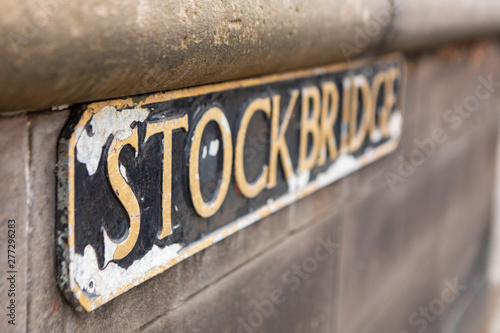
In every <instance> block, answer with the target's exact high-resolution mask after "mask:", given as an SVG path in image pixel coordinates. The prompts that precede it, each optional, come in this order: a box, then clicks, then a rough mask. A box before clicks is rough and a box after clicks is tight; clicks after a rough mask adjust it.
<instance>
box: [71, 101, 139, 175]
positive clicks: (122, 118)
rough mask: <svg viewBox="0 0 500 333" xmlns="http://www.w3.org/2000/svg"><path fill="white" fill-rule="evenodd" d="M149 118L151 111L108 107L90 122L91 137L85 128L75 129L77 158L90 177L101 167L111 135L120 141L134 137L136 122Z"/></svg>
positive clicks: (95, 115)
mask: <svg viewBox="0 0 500 333" xmlns="http://www.w3.org/2000/svg"><path fill="white" fill-rule="evenodd" d="M148 116H149V110H147V109H142V108H135V109H127V110H122V111H117V110H116V108H115V107H113V106H106V107H104V108H102V109H101V111H99V112H97V113H96V114H94V115H93V117H92V120H91V121H90V126H91V127H92V131H91V132H92V133H91V136H90V135H89V133H87V130H86V129H85V127H84V126H80V127H77V128H76V129H75V134H76V150H77V152H76V158H77V160H78V161H79V162H80V163H83V164H85V165H86V167H87V172H88V173H89V176H92V175H93V174H94V173H95V172H96V170H97V167H98V166H99V161H100V159H101V154H102V148H103V147H104V145H105V144H106V141H107V140H108V138H109V136H110V135H113V136H114V137H117V138H118V139H119V140H120V141H123V140H125V139H127V138H129V137H130V136H131V135H132V128H131V125H132V123H134V122H143V121H144V120H146V118H147V117H148Z"/></svg>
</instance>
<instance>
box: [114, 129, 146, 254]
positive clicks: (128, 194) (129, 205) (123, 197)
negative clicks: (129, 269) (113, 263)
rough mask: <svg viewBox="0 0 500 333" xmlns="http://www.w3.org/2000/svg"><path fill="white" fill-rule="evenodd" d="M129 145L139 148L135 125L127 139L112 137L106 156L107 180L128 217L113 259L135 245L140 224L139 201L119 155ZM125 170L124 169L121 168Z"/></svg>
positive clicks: (136, 149)
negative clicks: (125, 173) (124, 233)
mask: <svg viewBox="0 0 500 333" xmlns="http://www.w3.org/2000/svg"><path fill="white" fill-rule="evenodd" d="M127 145H131V146H132V147H133V148H134V149H135V151H136V152H137V151H138V149H139V137H138V135H137V127H136V128H134V129H133V131H132V135H131V136H129V137H128V138H127V139H125V140H123V141H120V140H118V138H117V137H114V138H113V141H112V142H111V147H110V148H109V153H108V157H107V162H108V163H107V164H108V175H109V182H110V184H111V187H112V188H113V192H115V194H116V196H117V197H118V200H120V202H121V204H122V205H123V207H124V208H125V210H126V211H127V214H128V216H129V219H130V227H129V228H128V235H127V237H126V238H125V239H124V240H123V241H122V242H120V243H117V245H118V246H117V248H116V250H115V252H114V254H113V259H115V260H119V259H122V258H125V257H126V256H127V255H128V254H129V253H130V251H132V249H133V248H134V246H135V243H136V242H137V238H138V237H139V229H140V226H141V210H140V207H139V202H138V201H137V198H136V197H135V195H134V192H133V191H132V189H131V188H130V186H129V185H128V183H127V179H126V175H124V174H122V171H121V168H124V167H123V166H122V165H120V162H119V157H120V152H121V151H122V149H123V147H125V146H127ZM123 170H125V169H123Z"/></svg>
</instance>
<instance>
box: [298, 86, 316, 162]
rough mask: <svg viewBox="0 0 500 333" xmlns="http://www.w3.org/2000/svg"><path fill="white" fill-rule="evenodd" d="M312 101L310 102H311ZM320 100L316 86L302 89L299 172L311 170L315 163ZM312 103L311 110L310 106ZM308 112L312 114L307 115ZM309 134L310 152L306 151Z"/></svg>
mask: <svg viewBox="0 0 500 333" xmlns="http://www.w3.org/2000/svg"><path fill="white" fill-rule="evenodd" d="M311 102H312V103H311ZM320 102H321V94H320V92H319V89H318V88H317V87H314V86H312V87H307V88H303V89H302V113H301V122H300V148H299V172H304V171H307V170H311V169H312V168H313V167H314V165H315V164H316V160H317V158H318V153H319V148H320V141H319V139H320V138H319V136H320V128H319V116H320ZM311 104H312V112H309V111H310V107H311ZM309 113H312V115H311V116H310V117H309ZM309 134H311V136H312V146H311V152H310V153H309V155H308V154H307V153H308V146H309Z"/></svg>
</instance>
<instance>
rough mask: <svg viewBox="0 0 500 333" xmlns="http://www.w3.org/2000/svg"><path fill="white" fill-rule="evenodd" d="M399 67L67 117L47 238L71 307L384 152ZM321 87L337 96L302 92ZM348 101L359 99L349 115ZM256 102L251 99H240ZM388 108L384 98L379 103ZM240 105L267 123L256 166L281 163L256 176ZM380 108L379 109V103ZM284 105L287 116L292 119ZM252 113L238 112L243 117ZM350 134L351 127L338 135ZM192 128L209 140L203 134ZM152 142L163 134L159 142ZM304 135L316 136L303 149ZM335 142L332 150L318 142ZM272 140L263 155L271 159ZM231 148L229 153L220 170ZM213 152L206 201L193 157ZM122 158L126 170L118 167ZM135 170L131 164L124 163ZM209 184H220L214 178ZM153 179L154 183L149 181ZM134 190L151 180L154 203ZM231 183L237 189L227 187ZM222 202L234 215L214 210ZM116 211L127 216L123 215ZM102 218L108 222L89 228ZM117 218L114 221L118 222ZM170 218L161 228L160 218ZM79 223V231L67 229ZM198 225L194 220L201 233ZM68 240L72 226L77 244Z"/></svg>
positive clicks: (101, 299)
mask: <svg viewBox="0 0 500 333" xmlns="http://www.w3.org/2000/svg"><path fill="white" fill-rule="evenodd" d="M404 70H405V69H404V60H403V59H402V58H401V57H400V56H398V55H396V56H388V57H385V58H381V59H379V60H376V61H372V62H365V63H353V64H351V65H335V66H329V67H324V68H319V69H312V70H305V71H298V72H294V73H287V74H280V75H273V76H269V77H263V78H257V79H248V80H243V81H236V82H229V83H222V84H218V85H212V86H205V87H196V88H190V89H185V90H181V91H172V92H166V93H157V94H154V95H149V96H145V97H144V98H134V99H133V98H129V99H123V100H112V101H104V102H97V103H93V104H90V105H87V106H83V107H82V108H80V110H76V111H75V112H76V115H75V116H74V117H73V118H71V119H70V122H69V124H68V126H67V128H66V129H65V131H64V132H63V134H62V137H61V140H60V163H59V171H58V177H59V185H60V186H59V194H58V195H59V206H58V210H59V222H58V223H59V224H58V234H57V239H58V249H59V251H58V254H59V262H60V264H59V284H60V286H61V288H62V290H63V291H64V292H65V294H66V295H67V296H68V298H69V299H70V300H72V301H74V303H75V304H76V305H77V306H78V307H82V308H83V309H85V310H86V311H91V310H93V309H95V308H96V307H98V306H100V305H102V304H104V303H106V302H107V301H109V300H111V299H113V298H114V297H116V296H118V295H120V294H121V293H123V292H125V291H127V290H129V289H130V288H132V287H133V286H135V285H137V284H139V283H141V282H143V281H145V280H147V279H149V278H151V277H153V276H155V275H157V274H159V273H161V272H163V271H165V270H166V269H168V268H169V267H172V266H173V265H175V264H177V263H179V262H180V261H182V260H184V259H186V258H188V257H190V256H192V255H194V254H195V253H197V252H199V251H201V250H203V249H205V248H207V247H209V246H211V245H213V244H214V243H216V242H218V241H220V240H222V239H224V238H226V237H228V236H230V235H231V234H233V233H235V232H237V231H239V230H241V229H243V228H245V227H247V226H249V225H251V224H252V223H255V222H256V221H258V220H260V219H262V218H264V217H266V216H268V215H270V214H272V213H274V212H276V211H277V210H279V209H281V208H283V207H285V206H287V205H290V204H292V203H293V202H295V201H297V200H299V199H301V198H303V197H305V196H307V195H309V194H311V193H313V192H314V191H317V190H318V189H320V188H322V187H324V186H327V185H328V184H331V183H332V182H334V181H336V180H338V179H340V178H342V177H345V176H346V175H348V174H350V173H352V172H354V171H356V170H358V169H359V168H361V167H363V166H365V165H367V164H369V163H372V162H373V161H375V160H377V159H379V158H381V157H382V156H385V155H387V154H388V153H390V152H392V151H393V150H394V149H395V148H396V147H397V145H398V142H399V137H400V134H401V125H402V113H401V112H402V111H401V105H402V96H403V95H404V94H403V90H404ZM381 73H382V74H384V73H385V74H384V75H382V77H383V78H384V79H387V80H386V81H384V82H385V85H384V87H385V88H384V91H383V94H382V95H381V96H383V97H384V98H382V100H381V101H379V97H378V96H379V94H378V92H379V91H378V90H377V89H375V91H374V92H372V91H371V90H370V89H372V88H373V87H371V86H370V81H371V80H373V78H374V77H377V75H379V74H381ZM391 80H392V81H391ZM396 81H397V83H398V84H397V85H396ZM325 82H327V83H329V82H332V83H333V82H335V84H336V85H338V86H339V87H340V88H341V89H342V92H340V91H339V93H338V96H336V95H335V94H334V93H332V95H331V97H332V103H331V104H328V103H329V99H328V98H326V99H325V98H323V99H321V92H323V97H324V96H325V91H329V92H331V91H332V90H331V89H330V88H331V86H329V87H330V88H328V89H329V90H326V88H325V87H326V85H325V86H323V90H322V91H320V90H318V89H316V88H314V87H321V83H325ZM375 86H376V85H375ZM378 88H380V86H378ZM389 88H390V89H389ZM358 89H359V92H358ZM362 89H364V91H363V92H362V91H361V90H362ZM299 91H300V93H299ZM353 92H355V93H353ZM358 93H359V94H363V95H362V96H363V99H362V103H361V105H362V107H361V106H360V108H358V106H357V104H358V103H357V102H358V96H357V94H358ZM300 94H302V96H307V98H306V99H304V98H302V105H300V103H299V102H298V101H299V99H298V96H300ZM372 94H373V96H372ZM271 97H272V98H271ZM286 97H289V99H288V101H287V100H286V99H285V98H286ZM280 98H282V99H283V101H282V102H281V103H280ZM392 99H394V101H392ZM256 100H257V101H258V102H257V104H252V103H253V102H252V101H254V102H255V101H256ZM396 100H397V104H396V103H392V102H395V101H396ZM340 101H341V102H340ZM370 101H371V102H370ZM391 101H392V102H391ZM334 102H335V103H334ZM379 102H381V103H379ZM320 103H321V104H320ZM336 103H338V105H337V104H336ZM370 103H373V104H370ZM250 105H254V106H255V105H257V106H258V109H259V111H263V112H264V113H265V114H266V117H262V119H264V123H261V125H259V126H268V127H269V129H270V131H269V139H268V142H267V144H268V145H269V146H270V147H268V150H269V152H268V153H269V155H268V157H269V158H268V159H266V158H264V160H265V161H267V163H268V164H269V166H271V160H272V159H273V158H274V162H275V163H274V165H275V166H277V165H278V164H279V165H281V168H279V167H278V168H276V167H274V168H271V167H269V168H268V164H264V165H262V162H256V161H254V159H253V158H252V159H248V158H247V159H246V160H245V159H244V158H243V157H242V156H243V155H244V149H245V146H246V144H247V142H245V143H242V142H243V141H242V140H243V139H244V137H245V136H246V135H247V132H246V129H247V128H248V129H252V128H251V126H250V124H251V121H252V117H246V118H245V117H243V114H245V113H246V111H247V110H249V108H250ZM328 105H331V108H330V109H331V110H330V117H333V112H335V113H338V114H337V115H336V121H334V122H333V123H334V124H335V125H336V124H338V127H335V128H337V130H335V133H334V134H335V135H334V136H333V138H332V136H331V135H330V139H334V141H329V142H328V143H327V142H326V141H320V140H326V139H327V136H326V135H327V134H329V132H328V133H327V132H326V131H331V133H333V132H334V129H332V128H326V127H324V126H323V127H322V126H321V124H323V123H321V124H320V122H322V121H329V119H330V118H328V112H327V111H328V110H326V109H327V108H328ZM387 105H389V111H387V108H386V109H384V107H385V106H387ZM229 106H231V107H229ZM240 106H241V107H240ZM233 107H234V108H235V109H233ZM311 109H312V110H313V112H312V116H311V113H310V110H311ZM282 110H284V112H282ZM294 110H300V112H299V111H297V112H295V113H294V112H293V111H294ZM384 110H385V111H386V112H388V114H386V117H382V116H381V115H382V114H383V112H384ZM254 111H255V110H253V111H251V113H252V114H253V113H257V112H254ZM249 112H250V111H249ZM299 113H300V117H299V116H298V114H299ZM280 114H281V115H283V117H282V118H283V120H280ZM320 114H323V116H321V115H320ZM353 114H354V115H355V116H353ZM379 116H380V117H379ZM371 117H373V119H372V118H371ZM228 118H230V119H231V121H230V120H228ZM358 118H359V119H358ZM321 119H322V120H321ZM210 123H215V124H216V126H215V127H214V128H216V130H214V129H213V128H212V130H208V129H207V131H204V129H205V128H208V126H209V124H210ZM242 124H243V125H244V126H243V127H242ZM262 124H264V125H262ZM266 124H267V125H266ZM289 124H290V127H289ZM231 125H233V127H231ZM292 125H293V126H294V127H291V126H292ZM304 126H307V127H304ZM353 126H356V128H354V129H352V128H353ZM327 127H328V126H327ZM241 128H245V132H244V135H242V136H241V135H239V133H240V129H241ZM174 129H176V132H175V134H173V131H174ZM254 129H255V128H254ZM284 129H287V131H285V130H284ZM214 131H215V132H214ZM283 131H285V132H286V133H283ZM141 133H142V134H141ZM206 133H209V134H210V135H211V137H209V138H207V139H204V134H206ZM287 133H288V136H286V134H287ZM294 133H296V135H295V134H294ZM157 134H159V135H157ZM299 134H300V135H299ZM248 135H249V136H250V135H251V134H248ZM253 135H255V134H253ZM332 135H333V134H332ZM161 136H163V139H162V140H159V138H160V137H161ZM310 136H311V137H313V138H316V139H313V140H311V141H312V142H309V137H310ZM238 138H239V139H240V140H238ZM287 139H289V140H290V139H293V140H294V141H293V142H294V143H291V144H290V143H289V142H288V143H287ZM297 139H298V140H300V142H298V141H297ZM280 140H281V141H280ZM283 140H284V141H283ZM304 140H305V142H304ZM335 141H336V145H335V147H334V146H331V144H332V142H335ZM120 142H121V143H122V144H121V145H120ZM235 142H239V144H234V143H235ZM283 142H285V144H284V145H285V146H286V147H285V146H283ZM309 143H311V145H309ZM329 144H330V146H329ZM125 146H127V147H129V148H127V149H128V152H125V153H124V154H125V155H126V156H128V157H122V158H121V157H120V156H121V155H120V152H121V151H122V149H125ZM273 146H274V149H276V150H275V151H274V153H273V152H271V151H272V150H273ZM309 146H311V149H309ZM337 146H338V147H337ZM233 148H234V150H235V151H236V156H238V158H237V161H235V162H234V163H233V156H234V155H235V154H233ZM285 148H286V149H285ZM146 150H147V153H146V152H145V151H146ZM327 150H328V152H329V153H328V154H327ZM266 152H267V150H266V149H263V150H261V151H260V153H261V154H264V155H265V154H266ZM286 152H288V153H286ZM337 152H338V153H337ZM220 154H223V158H221V159H220V162H217V161H216V162H215V163H216V166H217V167H218V166H220V165H222V166H223V167H222V168H217V169H216V171H215V178H216V179H215V183H214V184H213V187H214V190H212V191H210V195H211V198H212V199H207V198H204V197H203V194H202V191H201V188H202V186H206V185H207V184H204V183H203V181H202V178H203V177H202V175H203V174H204V173H205V174H206V172H207V171H206V170H204V169H202V168H200V163H202V162H201V161H202V160H203V161H205V160H206V159H208V158H209V157H212V158H217V157H218V156H219V155H220ZM278 155H279V156H280V157H278ZM285 155H288V156H285ZM200 156H201V158H200ZM290 156H292V157H293V158H291V157H290ZM325 156H329V157H330V158H329V159H328V163H326V161H325ZM154 158H156V159H154ZM145 161H147V163H153V162H154V163H156V164H158V165H159V166H160V167H157V168H156V169H154V170H160V169H161V172H160V171H159V172H158V173H159V174H162V177H161V178H152V179H149V180H148V179H146V178H144V177H153V174H155V172H156V171H150V172H149V173H147V174H144V172H143V170H144V169H143V168H144V167H149V166H150V165H144V163H146V162H145ZM151 161H153V162H151ZM172 161H174V164H173V165H172V163H173V162H172ZM294 162H295V164H294ZM124 163H128V167H125V165H124ZM137 163H139V164H141V163H142V164H141V165H139V166H137V165H136V164H137ZM203 163H206V162H203ZM237 163H240V164H245V163H248V165H250V166H254V165H255V167H256V168H257V169H258V170H260V176H259V177H258V180H254V181H253V182H251V181H250V180H248V179H246V176H245V170H244V168H243V167H242V165H240V166H239V167H237V166H236V164H237ZM264 163H266V162H264ZM106 164H107V169H106ZM233 167H235V168H236V170H239V171H237V172H239V176H237V177H236V176H235V175H234V172H233V171H232V170H233ZM128 168H130V169H128ZM219 169H220V170H219ZM273 169H274V170H273ZM141 172H142V173H141ZM273 172H274V173H276V174H277V175H278V177H276V178H277V181H275V180H274V179H271V177H270V174H271V173H273ZM99 177H100V178H99ZM141 177H142V178H141ZM218 178H221V181H217V179H218ZM161 179H162V181H160V183H161V184H162V186H159V185H158V184H157V183H158V181H159V180H161ZM238 179H239V180H238ZM244 179H245V180H244ZM102 182H109V184H102ZM137 182H139V183H140V182H142V183H143V184H142V185H143V187H144V186H145V187H146V189H145V190H144V189H143V190H141V191H146V192H147V191H148V190H151V191H153V189H152V187H154V186H156V187H155V188H156V189H158V193H153V194H158V195H156V196H154V195H152V197H151V198H150V197H148V198H145V197H144V196H141V195H139V194H138V190H137V186H138V185H137ZM245 182H246V184H245ZM238 183H240V184H243V186H246V188H244V189H243V191H241V188H239V187H238ZM148 184H149V185H148ZM172 184H173V185H172ZM256 184H258V186H257V185H256ZM157 185H158V186H157ZM209 185H210V184H209ZM265 185H267V186H265ZM148 186H149V187H151V189H150V188H149V187H148ZM132 187H134V189H135V190H133V189H132ZM85 191H87V192H85ZM175 191H180V192H175ZM228 191H230V193H228ZM139 192H140V191H139ZM82 193H84V194H82ZM85 193H86V194H85ZM127 193H128V194H127ZM141 193H142V192H141ZM179 193H182V195H181V196H179ZM173 194H175V195H174V196H173ZM113 196H115V197H114V198H113ZM101 200H108V201H102V202H101ZM113 200H114V201H113ZM134 200H137V203H138V204H139V205H140V208H139V211H138V212H136V213H133V214H130V212H134V211H136V210H133V209H132V210H130V209H127V207H129V206H130V205H132V206H134V205H135V204H134V203H133V202H132V201H134ZM148 200H149V201H150V202H148ZM120 202H121V205H120ZM165 205H168V207H165ZM228 205H229V206H233V208H234V207H236V208H237V209H236V210H234V211H232V210H231V209H229V210H227V209H226V211H224V209H225V208H224V207H226V208H227V207H229V206H228ZM146 206H147V207H146ZM153 206H154V207H156V208H154V207H153ZM152 207H153V208H152ZM160 207H161V208H160ZM171 207H174V209H171ZM179 207H180V208H179ZM221 207H222V208H221ZM233 208H232V209H233ZM124 209H125V210H126V211H127V212H128V213H129V215H127V214H124ZM148 211H149V212H151V211H153V213H151V214H153V215H150V216H149V218H148V220H147V223H148V224H146V227H148V226H149V227H148V228H149V229H141V228H140V226H142V224H141V223H144V222H146V220H143V219H142V215H145V214H149V213H147V212H148ZM172 214H173V215H172ZM106 216H107V217H108V218H112V219H114V220H117V219H118V221H117V222H113V221H102V220H103V219H106ZM120 216H122V217H123V219H124V221H125V223H124V222H123V221H121V220H119V219H120ZM174 217H175V218H176V220H175V222H171V220H173V219H174ZM93 219H95V220H93ZM127 219H128V220H129V221H128V222H127ZM134 219H136V220H134ZM77 221H80V222H77ZM134 221H135V222H134ZM157 221H159V222H157ZM83 222H85V226H82V225H81V223H83ZM113 223H114V224H116V225H114V224H113ZM159 224H161V225H159ZM200 224H206V225H207V226H206V227H205V229H203V228H204V227H203V226H200ZM105 225H107V226H108V227H109V226H110V225H114V227H113V228H114V229H113V228H112V229H107V228H106V227H105ZM128 225H130V226H128ZM172 225H173V227H172ZM124 226H125V229H123V228H124ZM127 226H128V227H127ZM85 228H86V229H85ZM120 228H121V229H120ZM127 228H128V230H126V229H127ZM79 230H80V231H79ZM77 232H80V234H79V235H78V237H77V236H76V233H77ZM143 233H147V235H146V236H147V237H149V238H148V239H145V238H140V239H141V240H142V242H141V243H140V244H136V242H137V239H138V237H142V234H143ZM111 234H114V236H112V235H111ZM146 236H144V237H146ZM86 237H88V238H89V240H87V239H86ZM90 238H92V239H93V240H90ZM145 241H147V244H146V243H144V242H145ZM134 251H135V252H134Z"/></svg>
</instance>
